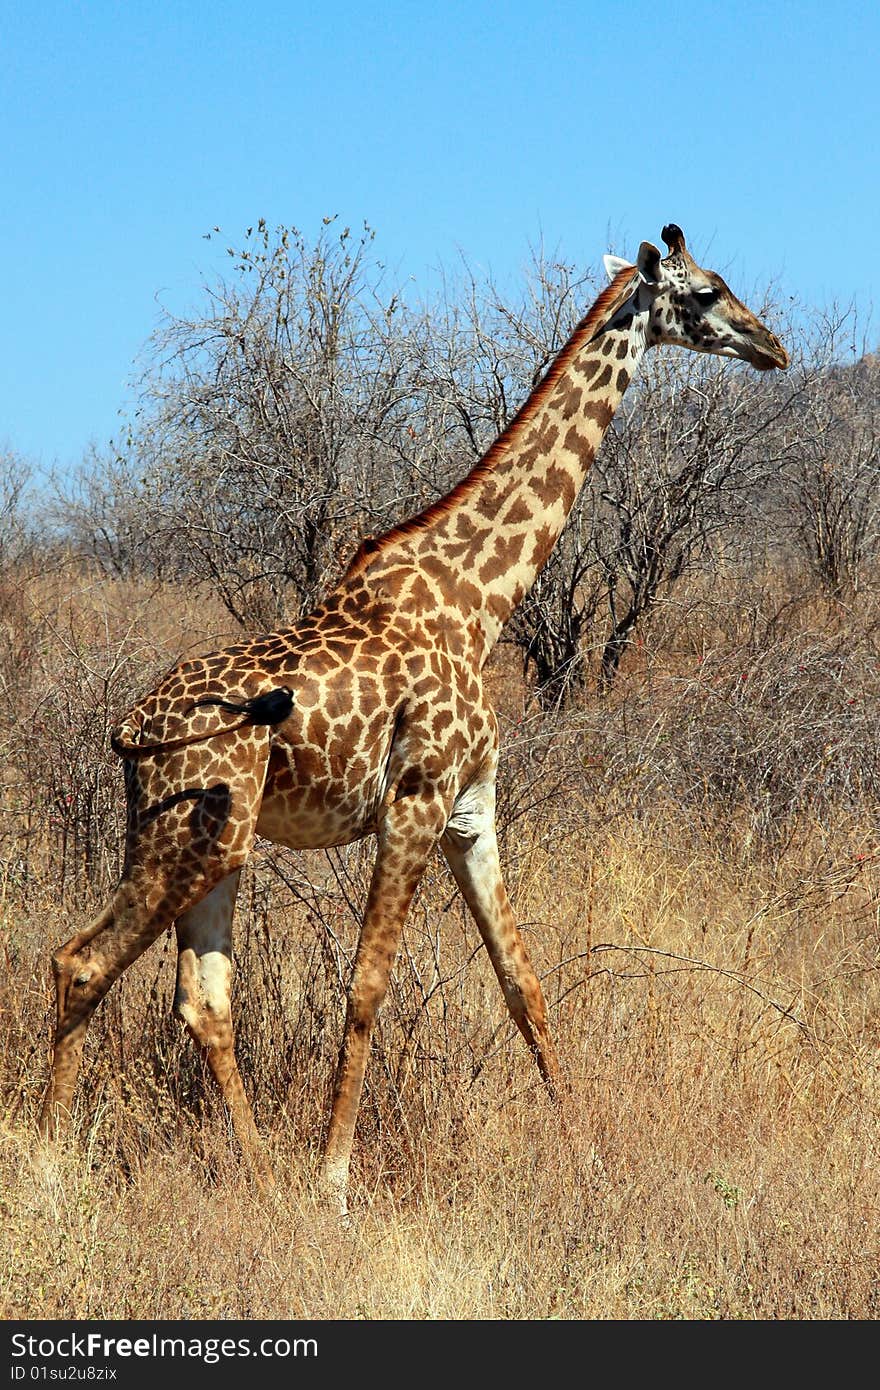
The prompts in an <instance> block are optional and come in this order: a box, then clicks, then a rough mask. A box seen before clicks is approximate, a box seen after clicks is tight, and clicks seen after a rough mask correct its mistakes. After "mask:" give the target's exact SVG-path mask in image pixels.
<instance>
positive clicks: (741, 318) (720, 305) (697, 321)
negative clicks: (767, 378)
mask: <svg viewBox="0 0 880 1390" xmlns="http://www.w3.org/2000/svg"><path fill="white" fill-rule="evenodd" d="M662 236H663V240H664V241H665V242H666V245H667V247H668V248H669V255H668V256H666V257H665V258H664V257H662V256H661V254H660V252H659V251H658V250H657V247H656V246H653V245H652V244H651V242H650V241H643V242H642V244H641V246H640V247H639V255H638V261H637V263H636V265H634V266H632V265H630V264H629V262H628V261H622V260H620V258H619V257H617V256H606V257H605V269H606V271H607V272H608V274H609V275H610V276H611V278H612V279H614V278H615V277H616V276H618V275H621V273H622V272H623V271H626V270H629V271H631V272H632V294H631V295H630V296H628V297H627V300H626V303H625V304H624V305H622V306H621V308H620V309H619V310H618V314H620V315H623V314H627V313H629V314H632V312H633V310H635V312H636V314H638V315H639V316H642V315H644V317H645V321H646V326H645V336H646V341H647V345H648V346H649V347H653V346H657V345H659V344H660V343H677V344H679V345H680V346H681V347H688V348H693V349H694V351H696V352H711V353H714V354H715V355H716V356H718V357H738V358H740V360H741V361H743V362H749V363H750V364H751V365H752V366H753V367H757V368H758V370H759V371H762V372H766V371H769V370H770V369H771V368H772V367H787V366H788V353H787V352H786V350H785V348H784V347H783V346H782V344H781V343H780V341H779V339H778V338H777V337H776V336H775V335H774V334H773V333H771V332H770V330H769V328H766V327H765V326H764V324H763V323H761V321H760V319H757V318H756V317H755V315H754V314H753V313H752V312H751V310H750V309H747V308H746V306H745V304H743V303H742V302H741V301H740V300H739V299H737V297H736V295H735V294H734V293H733V292H732V290H730V289H729V288H728V286H727V285H726V284H725V283H724V281H723V280H722V278H721V276H720V275H716V273H715V271H714V270H703V269H702V267H701V266H698V265H697V263H696V261H695V260H694V258H693V256H692V255H691V254H690V252H689V251H688V249H687V247H686V245H685V240H684V233H683V232H682V230H681V228H680V227H676V226H675V224H674V223H671V224H670V225H669V226H667V227H664V228H663V232H662ZM618 314H616V315H615V317H617V316H618Z"/></svg>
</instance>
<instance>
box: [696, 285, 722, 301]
mask: <svg viewBox="0 0 880 1390" xmlns="http://www.w3.org/2000/svg"><path fill="white" fill-rule="evenodd" d="M694 294H695V295H696V297H697V299H698V300H699V301H700V303H701V304H714V303H715V300H716V299H717V298H718V291H717V290H716V289H713V287H712V286H711V285H704V286H703V288H702V289H700V290H694Z"/></svg>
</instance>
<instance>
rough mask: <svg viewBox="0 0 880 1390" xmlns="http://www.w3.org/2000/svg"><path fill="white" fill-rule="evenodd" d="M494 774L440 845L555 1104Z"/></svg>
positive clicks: (475, 788) (552, 1061)
mask: <svg viewBox="0 0 880 1390" xmlns="http://www.w3.org/2000/svg"><path fill="white" fill-rule="evenodd" d="M489 771H490V778H491V780H487V781H485V782H481V783H479V784H476V785H471V786H470V787H469V788H468V789H467V791H466V792H465V793H464V794H463V795H462V797H461V798H460V799H459V802H458V804H457V805H456V807H455V810H454V811H453V814H452V816H451V818H450V821H449V825H448V826H447V828H446V831H445V833H444V835H443V838H442V840H441V842H440V843H441V846H442V849H443V853H444V854H445V856H446V861H447V863H448V864H449V867H450V869H451V870H452V873H453V876H454V878H455V881H456V883H457V884H458V886H459V888H460V889H461V892H462V895H463V897H464V899H465V902H466V903H467V905H468V907H469V908H470V910H471V912H472V913H473V916H474V920H475V921H476V924H477V926H478V927H479V930H480V935H481V936H482V938H483V941H484V943H485V946H486V950H487V951H488V953H489V959H490V960H491V962H492V966H493V968H494V970H495V974H496V975H497V976H498V982H499V984H500V985H501V989H502V991H503V993H504V998H505V1000H506V1002H507V1007H508V1009H509V1010H510V1014H511V1016H512V1018H513V1020H514V1022H515V1023H516V1026H517V1027H518V1028H519V1031H520V1032H521V1033H522V1035H523V1037H524V1038H525V1040H526V1043H527V1044H528V1047H529V1049H530V1051H531V1052H532V1054H533V1056H534V1058H535V1061H536V1062H537V1064H538V1070H539V1072H540V1073H541V1076H542V1078H543V1080H544V1083H545V1085H546V1087H547V1090H548V1092H549V1093H550V1096H551V1098H552V1099H553V1100H554V1101H556V1100H558V1099H559V1096H560V1092H561V1073H560V1070H559V1062H558V1061H557V1058H556V1049H555V1047H554V1046H553V1040H552V1038H551V1036H550V1028H549V1025H548V1023H547V1006H546V1004H545V1003H544V994H543V991H542V989H541V985H540V982H539V980H538V977H537V975H536V974H535V972H534V969H533V968H532V964H531V962H530V960H529V956H528V952H527V950H526V948H525V943H524V942H523V939H522V936H521V935H520V931H519V928H518V927H517V925H516V919H515V918H514V915H513V909H512V908H511V905H510V899H509V898H508V896H507V889H506V888H505V886H504V879H503V877H502V873H501V863H500V860H499V858H498V840H497V836H496V832H495V779H494V766H493V767H492V768H491V769H490V770H489Z"/></svg>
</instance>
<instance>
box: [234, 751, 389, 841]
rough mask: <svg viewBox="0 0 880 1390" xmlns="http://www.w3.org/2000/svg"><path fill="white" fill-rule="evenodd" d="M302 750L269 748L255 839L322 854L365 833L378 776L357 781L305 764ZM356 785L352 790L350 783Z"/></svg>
mask: <svg viewBox="0 0 880 1390" xmlns="http://www.w3.org/2000/svg"><path fill="white" fill-rule="evenodd" d="M308 762H309V760H308V759H306V758H304V757H303V754H302V750H298V749H295V748H279V747H277V746H276V747H275V748H274V749H273V751H272V755H271V758H270V762H269V770H268V774H267V777H266V785H265V789H264V792H263V800H262V804H261V806H260V814H259V818H258V820H257V827H256V828H257V834H258V835H262V836H263V837H264V838H265V839H267V840H272V841H273V842H274V843H275V844H280V845H287V846H288V847H289V848H291V849H328V848H329V847H330V846H331V845H346V844H350V843H351V842H352V841H353V840H360V839H362V838H363V836H364V835H369V834H371V833H372V832H373V831H374V830H375V828H376V816H377V812H378V808H379V805H380V804H381V798H382V795H383V794H384V790H385V786H384V784H385V776H384V771H382V772H379V771H377V772H375V773H373V774H372V775H370V776H368V777H366V778H364V779H362V780H360V781H357V779H356V778H354V777H353V776H352V775H351V769H350V768H349V769H339V770H338V771H337V770H334V769H332V768H331V767H329V766H327V763H326V761H324V760H322V763H323V765H322V766H321V767H311V766H307V765H306V764H307V763H308ZM355 783H356V785H353V784H355Z"/></svg>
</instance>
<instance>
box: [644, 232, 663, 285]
mask: <svg viewBox="0 0 880 1390" xmlns="http://www.w3.org/2000/svg"><path fill="white" fill-rule="evenodd" d="M662 259H663V257H662V256H661V255H660V252H659V251H658V250H657V247H656V246H654V244H653V243H652V242H650V241H643V242H642V244H641V246H640V247H639V260H638V266H639V271H640V272H641V276H642V279H643V280H644V281H645V284H647V285H659V283H660V279H661V276H662V273H663V272H662V270H661V268H660V262H661V261H662Z"/></svg>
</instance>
